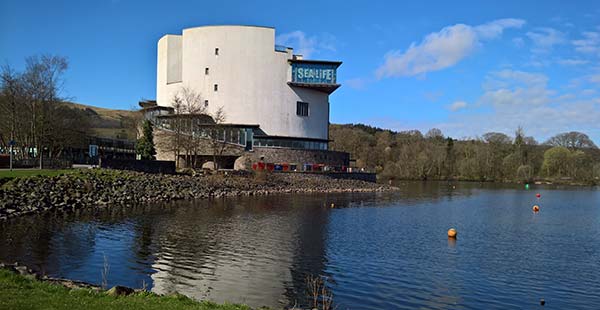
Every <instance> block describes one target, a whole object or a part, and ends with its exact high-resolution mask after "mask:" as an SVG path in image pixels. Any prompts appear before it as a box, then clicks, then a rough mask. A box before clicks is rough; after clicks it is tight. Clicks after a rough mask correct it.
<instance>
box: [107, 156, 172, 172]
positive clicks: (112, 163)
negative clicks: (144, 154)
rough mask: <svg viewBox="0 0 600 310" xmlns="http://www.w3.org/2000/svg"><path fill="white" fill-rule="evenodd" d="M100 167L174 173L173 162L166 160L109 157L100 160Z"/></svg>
mask: <svg viewBox="0 0 600 310" xmlns="http://www.w3.org/2000/svg"><path fill="white" fill-rule="evenodd" d="M100 168H106V169H116V170H131V171H138V172H146V173H166V174H174V173H175V162H174V161H167V160H135V159H109V158H103V159H102V160H101V161H100Z"/></svg>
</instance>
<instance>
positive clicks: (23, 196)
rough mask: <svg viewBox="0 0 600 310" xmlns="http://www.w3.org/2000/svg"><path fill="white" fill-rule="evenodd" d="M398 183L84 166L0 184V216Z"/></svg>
mask: <svg viewBox="0 0 600 310" xmlns="http://www.w3.org/2000/svg"><path fill="white" fill-rule="evenodd" d="M395 189H396V188H394V187H391V186H387V185H382V184H376V183H370V182H365V181H359V180H351V179H335V178H332V177H329V176H327V175H318V174H301V173H272V174H267V175H262V176H257V175H254V174H251V173H246V174H217V175H204V174H197V175H182V174H179V175H160V174H147V173H140V172H131V171H117V170H103V169H101V170H82V171H77V172H72V173H68V174H64V175H60V176H54V177H47V176H38V177H27V178H17V179H14V180H11V181H10V182H7V183H6V184H4V185H3V186H2V187H1V188H0V221H2V220H6V219H9V218H13V217H17V216H23V215H27V214H38V213H42V212H47V211H51V210H60V211H65V212H68V211H75V210H78V209H82V208H92V207H107V206H111V205H133V204H146V203H154V202H164V201H172V200H182V199H188V200H191V199H207V198H220V197H232V196H252V195H268V194H279V193H343V192H384V191H393V190H395Z"/></svg>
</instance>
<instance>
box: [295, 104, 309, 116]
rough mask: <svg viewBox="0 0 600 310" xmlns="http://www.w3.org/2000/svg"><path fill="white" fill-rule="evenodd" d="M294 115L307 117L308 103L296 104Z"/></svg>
mask: <svg viewBox="0 0 600 310" xmlns="http://www.w3.org/2000/svg"><path fill="white" fill-rule="evenodd" d="M296 115H298V116H308V102H302V101H298V102H296Z"/></svg>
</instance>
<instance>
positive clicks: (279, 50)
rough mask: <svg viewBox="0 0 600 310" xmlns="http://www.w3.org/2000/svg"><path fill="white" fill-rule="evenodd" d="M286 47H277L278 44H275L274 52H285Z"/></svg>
mask: <svg viewBox="0 0 600 310" xmlns="http://www.w3.org/2000/svg"><path fill="white" fill-rule="evenodd" d="M287 49H288V47H287V46H285V45H279V44H275V51H276V52H287Z"/></svg>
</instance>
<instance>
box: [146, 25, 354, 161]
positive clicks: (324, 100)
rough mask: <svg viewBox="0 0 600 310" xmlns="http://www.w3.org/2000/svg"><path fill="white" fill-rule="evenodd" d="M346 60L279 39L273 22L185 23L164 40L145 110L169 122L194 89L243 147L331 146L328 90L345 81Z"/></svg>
mask: <svg viewBox="0 0 600 310" xmlns="http://www.w3.org/2000/svg"><path fill="white" fill-rule="evenodd" d="M340 65H341V62H339V61H323V60H306V59H303V57H302V55H295V54H294V53H293V49H292V48H290V47H284V46H278V45H275V29H274V28H270V27H258V26H233V25H225V26H203V27H195V28H189V29H184V30H183V31H182V34H178V35H172V34H169V35H165V36H163V37H162V38H160V40H159V41H158V59H157V79H156V83H157V85H156V90H157V93H156V105H155V106H147V107H145V109H146V110H147V111H148V113H147V115H151V117H152V118H154V119H155V121H156V123H157V124H158V125H159V128H160V127H162V128H166V129H168V128H169V122H170V121H172V119H173V115H170V116H169V115H168V113H169V109H171V110H172V109H173V107H174V102H175V101H174V98H176V96H177V95H178V94H181V92H182V91H183V90H184V89H187V90H191V91H193V92H194V93H195V94H198V95H199V96H200V102H201V103H202V105H203V109H204V110H205V111H204V113H206V114H208V115H214V114H215V113H216V112H217V110H218V109H221V110H222V111H223V112H224V115H225V119H224V123H225V124H226V125H227V126H226V127H227V128H228V129H224V132H223V136H224V139H226V140H227V141H228V142H231V143H233V144H239V145H240V146H242V147H243V150H244V151H254V150H257V149H260V148H276V149H295V150H298V149H300V150H308V151H310V150H314V151H321V152H322V151H328V142H329V95H330V94H331V93H332V92H334V91H335V90H336V89H337V88H338V87H339V86H340V84H338V83H337V68H338V67H339V66H340ZM165 112H166V113H167V115H165ZM194 126H195V127H194ZM192 127H193V128H196V127H197V130H199V131H195V130H196V129H193V130H192V132H191V133H190V134H192V135H195V136H199V137H202V136H203V132H202V125H198V124H196V125H193V122H192V123H190V128H192ZM257 151H258V150H257ZM261 151H262V152H260V151H259V152H256V153H265V151H266V150H261ZM266 153H273V152H266ZM277 153H278V154H279V153H281V152H277ZM296 153H297V152H296ZM279 157H281V156H279ZM338 157H339V156H338ZM346 157H347V156H346ZM338 162H339V161H338Z"/></svg>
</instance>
